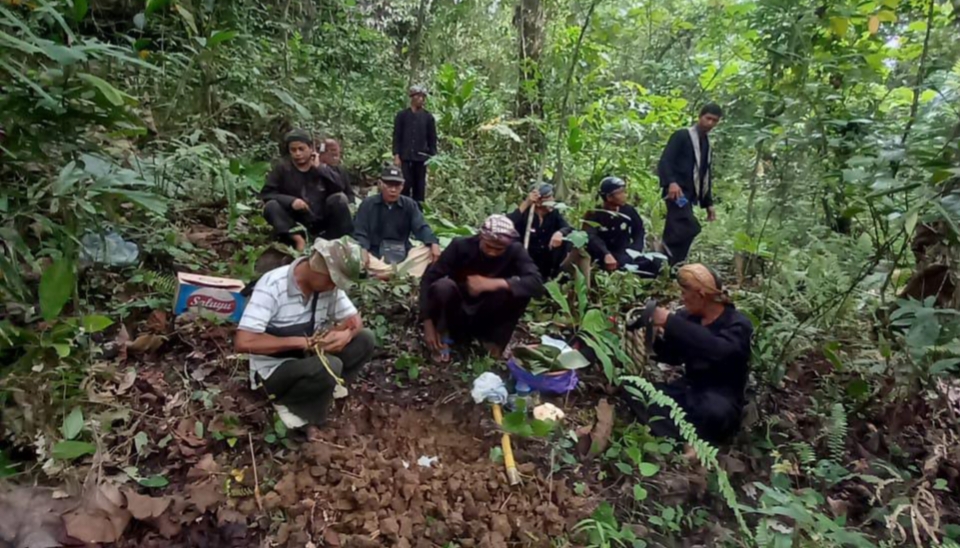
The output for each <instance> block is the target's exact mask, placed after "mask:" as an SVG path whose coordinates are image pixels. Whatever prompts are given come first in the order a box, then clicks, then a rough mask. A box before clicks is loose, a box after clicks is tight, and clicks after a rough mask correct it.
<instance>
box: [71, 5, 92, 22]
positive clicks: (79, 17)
mask: <svg viewBox="0 0 960 548" xmlns="http://www.w3.org/2000/svg"><path fill="white" fill-rule="evenodd" d="M89 7H90V6H89V5H88V4H87V0H73V20H74V21H83V18H84V17H86V16H87V10H88V9H89Z"/></svg>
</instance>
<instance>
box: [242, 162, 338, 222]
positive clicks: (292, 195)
mask: <svg viewBox="0 0 960 548" xmlns="http://www.w3.org/2000/svg"><path fill="white" fill-rule="evenodd" d="M339 186H340V185H339V182H338V181H337V179H336V175H334V173H333V172H332V171H331V170H330V168H329V167H328V166H324V165H321V166H319V167H314V166H310V169H308V170H306V171H300V170H299V169H297V166H295V165H294V164H293V161H292V160H290V159H289V158H284V159H283V160H281V161H280V162H278V163H277V164H276V165H275V166H274V167H273V169H272V170H270V173H268V174H267V181H266V184H264V185H263V189H262V190H261V191H260V199H261V200H263V201H264V203H266V202H269V201H272V200H276V201H277V202H279V203H280V205H282V206H284V207H287V208H289V207H292V206H293V202H294V201H295V200H297V199H301V200H303V201H305V202H307V205H308V206H310V212H311V213H312V214H313V215H314V216H320V215H322V212H323V210H324V206H325V202H326V199H327V197H328V196H330V195H331V194H334V193H335V192H338V190H337V189H339Z"/></svg>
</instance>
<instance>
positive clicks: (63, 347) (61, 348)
mask: <svg viewBox="0 0 960 548" xmlns="http://www.w3.org/2000/svg"><path fill="white" fill-rule="evenodd" d="M51 346H53V349H54V350H56V351H57V356H60V357H61V358H66V357H67V356H69V355H70V350H71V348H70V345H69V344H64V343H53V344H52V345H51Z"/></svg>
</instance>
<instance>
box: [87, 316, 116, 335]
mask: <svg viewBox="0 0 960 548" xmlns="http://www.w3.org/2000/svg"><path fill="white" fill-rule="evenodd" d="M111 325H113V320H111V319H110V318H108V317H106V316H99V315H93V316H84V317H83V318H82V319H81V320H80V326H81V327H82V328H83V330H84V331H86V332H87V333H99V332H101V331H103V330H104V329H106V328H108V327H110V326H111Z"/></svg>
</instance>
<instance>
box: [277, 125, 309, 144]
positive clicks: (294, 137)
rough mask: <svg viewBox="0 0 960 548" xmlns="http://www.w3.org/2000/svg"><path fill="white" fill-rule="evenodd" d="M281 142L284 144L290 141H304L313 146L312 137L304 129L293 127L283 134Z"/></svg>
mask: <svg viewBox="0 0 960 548" xmlns="http://www.w3.org/2000/svg"><path fill="white" fill-rule="evenodd" d="M283 142H284V144H286V145H289V144H290V143H306V144H308V145H310V146H313V137H312V136H311V135H310V133H308V132H307V131H305V130H302V129H293V130H290V131H289V132H287V134H286V135H284V136H283Z"/></svg>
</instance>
